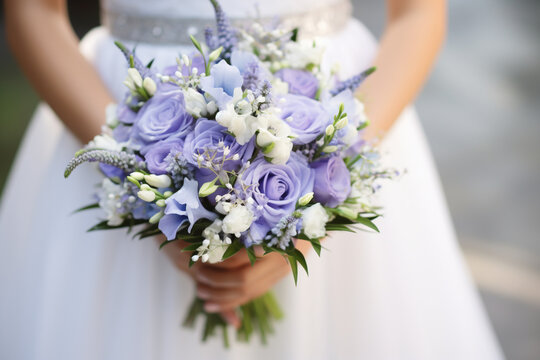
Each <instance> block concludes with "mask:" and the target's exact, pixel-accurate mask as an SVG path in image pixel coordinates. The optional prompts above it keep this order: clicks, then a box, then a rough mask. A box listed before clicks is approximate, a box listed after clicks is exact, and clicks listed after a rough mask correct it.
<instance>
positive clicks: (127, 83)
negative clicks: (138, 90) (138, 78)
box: [123, 77, 135, 91]
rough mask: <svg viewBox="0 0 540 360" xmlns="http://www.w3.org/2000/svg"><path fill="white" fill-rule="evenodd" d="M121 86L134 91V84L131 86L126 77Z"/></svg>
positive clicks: (129, 79) (129, 80) (130, 81)
mask: <svg viewBox="0 0 540 360" xmlns="http://www.w3.org/2000/svg"><path fill="white" fill-rule="evenodd" d="M123 84H124V85H126V87H127V88H128V89H129V90H131V91H135V84H133V81H132V80H131V78H129V77H128V78H127V79H126V80H124V82H123Z"/></svg>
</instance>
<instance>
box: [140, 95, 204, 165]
mask: <svg viewBox="0 0 540 360" xmlns="http://www.w3.org/2000/svg"><path fill="white" fill-rule="evenodd" d="M192 125H193V117H192V116H191V115H190V114H189V113H188V112H187V111H186V108H185V104H184V95H183V94H182V91H180V90H175V91H166V92H163V91H158V92H157V93H156V94H155V95H154V96H153V97H152V98H151V99H150V100H148V101H147V102H146V104H144V106H143V107H142V108H141V109H140V110H139V112H138V113H137V118H136V119H135V125H134V126H133V135H132V136H134V137H135V139H134V141H135V142H136V143H138V144H140V145H141V152H142V153H143V154H145V153H146V151H148V149H149V148H150V145H152V144H155V143H157V142H158V141H161V140H165V139H168V138H180V139H183V138H184V137H185V136H186V135H187V134H188V133H189V132H190V131H191V129H192Z"/></svg>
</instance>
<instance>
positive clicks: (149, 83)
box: [143, 77, 157, 96]
mask: <svg viewBox="0 0 540 360" xmlns="http://www.w3.org/2000/svg"><path fill="white" fill-rule="evenodd" d="M143 87H144V90H146V93H147V94H148V95H150V96H153V95H154V94H155V93H156V89H157V86H156V83H155V81H154V80H153V79H152V78H149V77H145V78H144V81H143Z"/></svg>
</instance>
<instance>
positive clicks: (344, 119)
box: [336, 116, 349, 130]
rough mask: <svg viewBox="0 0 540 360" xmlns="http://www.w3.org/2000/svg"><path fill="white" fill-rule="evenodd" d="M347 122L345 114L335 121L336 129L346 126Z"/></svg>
mask: <svg viewBox="0 0 540 360" xmlns="http://www.w3.org/2000/svg"><path fill="white" fill-rule="evenodd" d="M348 123H349V118H348V117H346V116H345V117H344V118H342V119H341V120H339V121H338V122H337V123H336V129H338V130H340V129H343V128H344V127H345V126H347V124H348Z"/></svg>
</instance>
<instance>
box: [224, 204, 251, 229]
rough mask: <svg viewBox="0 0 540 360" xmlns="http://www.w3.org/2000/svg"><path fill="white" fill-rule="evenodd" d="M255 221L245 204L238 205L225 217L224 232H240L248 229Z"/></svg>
mask: <svg viewBox="0 0 540 360" xmlns="http://www.w3.org/2000/svg"><path fill="white" fill-rule="evenodd" d="M252 222H253V214H252V213H251V211H249V210H248V208H247V207H245V206H244V205H236V206H235V207H233V208H232V209H231V211H229V213H228V214H227V216H225V218H224V219H223V232H224V233H226V234H238V233H241V232H244V231H246V230H247V229H249V227H250V226H251V223H252Z"/></svg>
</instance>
